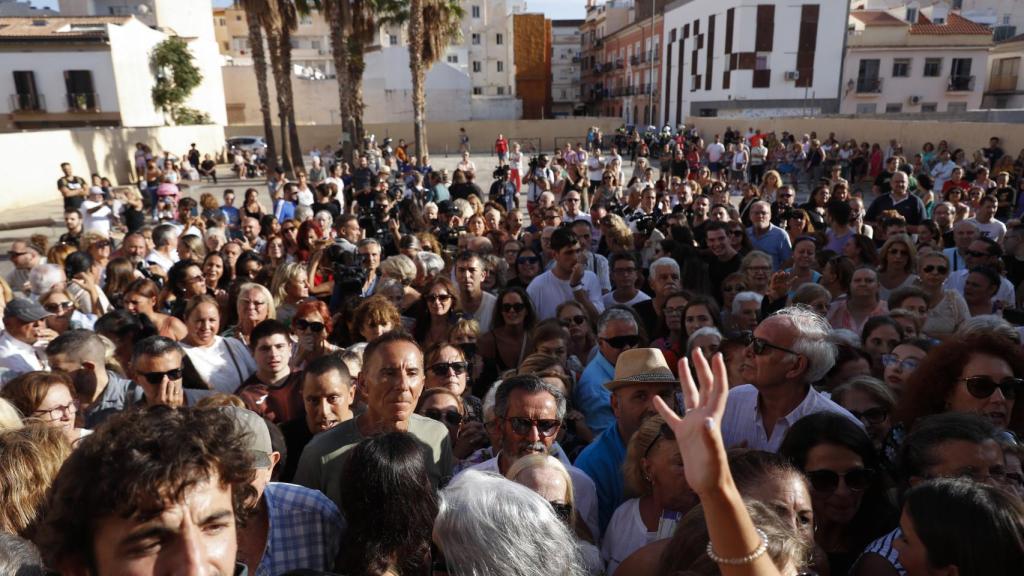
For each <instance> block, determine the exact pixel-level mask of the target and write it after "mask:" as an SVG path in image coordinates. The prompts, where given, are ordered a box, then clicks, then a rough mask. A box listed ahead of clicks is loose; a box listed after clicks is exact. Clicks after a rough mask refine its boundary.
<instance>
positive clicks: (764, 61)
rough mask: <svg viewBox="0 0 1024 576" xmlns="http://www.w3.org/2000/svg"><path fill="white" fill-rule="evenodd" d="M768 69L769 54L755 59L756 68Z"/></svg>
mask: <svg viewBox="0 0 1024 576" xmlns="http://www.w3.org/2000/svg"><path fill="white" fill-rule="evenodd" d="M767 69H768V56H767V55H765V56H757V58H756V59H755V60H754V70H767Z"/></svg>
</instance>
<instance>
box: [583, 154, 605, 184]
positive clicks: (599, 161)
mask: <svg viewBox="0 0 1024 576" xmlns="http://www.w3.org/2000/svg"><path fill="white" fill-rule="evenodd" d="M602 176H604V159H603V158H601V157H600V156H598V155H597V154H594V155H592V156H591V157H590V158H588V159H587V178H589V179H590V181H591V182H596V181H598V180H600V179H601V177H602Z"/></svg>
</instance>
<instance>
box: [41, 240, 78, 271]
mask: <svg viewBox="0 0 1024 576" xmlns="http://www.w3.org/2000/svg"><path fill="white" fill-rule="evenodd" d="M72 252H78V247H76V246H73V245H71V244H54V245H53V246H52V247H51V248H50V249H49V250H48V251H47V252H46V261H47V262H48V263H50V264H56V265H58V266H60V267H64V261H65V260H67V257H68V255H70V254H71V253H72Z"/></svg>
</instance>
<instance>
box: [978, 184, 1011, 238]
mask: <svg viewBox="0 0 1024 576" xmlns="http://www.w3.org/2000/svg"><path fill="white" fill-rule="evenodd" d="M998 209H999V199H998V198H996V197H995V196H994V195H992V194H989V195H987V196H985V197H984V198H982V199H981V204H979V205H978V212H977V214H975V216H974V218H973V220H974V223H975V224H977V225H978V231H980V232H981V235H982V236H984V237H985V238H991V239H992V240H995V241H996V242H997V243H999V244H1002V243H1003V237H1005V236H1006V224H1003V223H1002V222H1000V221H999V220H996V218H995V216H996V210H998Z"/></svg>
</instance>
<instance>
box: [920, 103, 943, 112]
mask: <svg viewBox="0 0 1024 576" xmlns="http://www.w3.org/2000/svg"><path fill="white" fill-rule="evenodd" d="M938 111H939V105H938V104H936V103H935V102H927V103H925V104H921V112H938Z"/></svg>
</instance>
